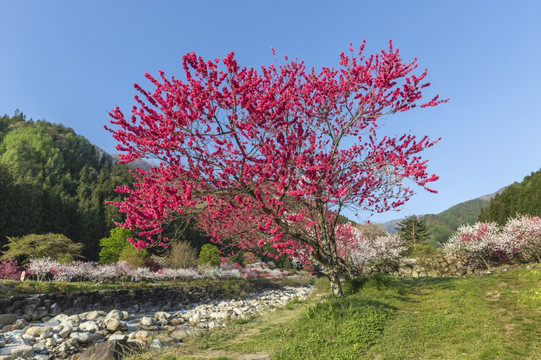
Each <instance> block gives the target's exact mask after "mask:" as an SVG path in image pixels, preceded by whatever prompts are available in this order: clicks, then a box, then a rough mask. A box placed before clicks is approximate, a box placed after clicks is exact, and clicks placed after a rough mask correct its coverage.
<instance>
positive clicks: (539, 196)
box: [479, 169, 541, 225]
mask: <svg viewBox="0 0 541 360" xmlns="http://www.w3.org/2000/svg"><path fill="white" fill-rule="evenodd" d="M517 214H521V215H522V214H529V215H535V216H541V169H540V170H538V171H536V172H533V173H531V174H530V175H529V176H526V177H525V178H524V180H522V182H520V183H514V184H512V185H510V186H508V187H507V188H506V189H505V190H504V191H503V192H502V193H501V194H499V195H496V197H494V198H493V199H492V201H490V204H488V206H487V207H485V208H484V209H483V210H482V211H481V214H480V215H479V220H480V221H495V222H497V223H498V224H500V225H503V224H505V222H506V221H507V219H508V218H510V217H514V216H516V215H517Z"/></svg>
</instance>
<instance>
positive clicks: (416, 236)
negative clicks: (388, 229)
mask: <svg viewBox="0 0 541 360" xmlns="http://www.w3.org/2000/svg"><path fill="white" fill-rule="evenodd" d="M396 229H397V230H398V234H399V235H400V237H401V238H402V240H404V241H405V242H406V243H408V244H413V247H414V248H415V247H416V246H417V244H419V243H421V242H424V241H426V239H427V238H428V233H427V228H426V223H425V221H424V220H423V219H419V218H418V217H417V216H415V215H412V216H408V217H407V218H405V219H404V220H402V221H401V222H399V223H398V224H397V228H396Z"/></svg>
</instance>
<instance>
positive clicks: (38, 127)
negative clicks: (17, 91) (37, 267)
mask: <svg viewBox="0 0 541 360" xmlns="http://www.w3.org/2000/svg"><path fill="white" fill-rule="evenodd" d="M131 182H133V181H132V177H131V175H130V174H129V170H128V167H127V166H126V165H118V164H113V163H112V160H111V158H110V156H107V155H106V154H99V153H98V152H97V150H96V147H95V146H94V145H92V144H91V143H90V142H89V141H88V140H87V139H86V138H84V137H82V136H80V135H77V134H75V132H74V131H73V130H72V129H70V128H67V127H65V126H63V125H58V124H52V123H49V122H46V121H41V120H40V121H33V120H26V118H25V116H24V114H23V113H19V112H17V113H16V114H15V115H14V116H12V117H10V116H7V115H4V116H2V117H0V199H1V201H0V204H1V205H0V243H1V244H5V243H6V240H7V237H20V236H24V235H27V234H32V233H34V234H45V233H58V234H63V235H65V236H67V237H69V238H70V239H72V240H73V241H76V242H79V243H82V244H83V245H84V250H83V255H84V256H85V257H86V258H87V259H89V260H97V258H98V253H99V240H100V238H103V237H105V236H107V235H108V232H109V230H110V229H111V228H113V227H114V222H115V221H120V220H121V218H120V214H119V212H118V210H117V209H116V208H114V207H112V206H109V205H106V204H105V201H106V200H115V199H116V200H119V195H118V194H116V193H115V192H114V189H115V187H116V186H119V185H125V184H130V183H131Z"/></svg>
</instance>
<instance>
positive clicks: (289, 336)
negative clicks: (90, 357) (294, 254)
mask: <svg viewBox="0 0 541 360" xmlns="http://www.w3.org/2000/svg"><path fill="white" fill-rule="evenodd" d="M347 291H349V292H350V293H351V294H350V295H348V296H347V297H345V298H343V299H333V298H328V299H323V298H321V297H314V298H312V299H310V300H308V301H306V302H295V303H291V304H289V305H288V306H287V307H286V308H284V309H281V310H278V311H274V312H270V313H267V314H266V315H264V316H262V317H259V318H254V319H251V320H246V321H243V322H237V323H233V324H231V325H230V326H229V327H227V328H226V329H221V330H216V331H213V332H211V333H203V334H201V335H200V336H198V337H194V338H192V339H191V341H190V342H188V343H187V344H184V345H181V346H178V347H175V348H169V349H165V350H162V351H152V352H148V353H146V354H143V355H140V356H138V357H136V358H133V359H162V360H181V359H182V360H183V359H215V360H217V359H220V360H225V359H235V360H237V359H239V360H240V359H262V358H266V357H267V356H269V357H270V358H271V359H389V360H390V359H491V360H492V359H541V326H539V324H541V271H540V270H536V269H533V270H528V269H517V270H512V271H508V272H502V273H497V274H494V275H490V276H484V277H470V278H460V279H459V278H420V279H411V278H410V279H408V278H406V279H403V278H393V277H386V276H373V277H367V278H361V279H358V280H357V281H356V282H355V283H353V284H351V285H348V288H347Z"/></svg>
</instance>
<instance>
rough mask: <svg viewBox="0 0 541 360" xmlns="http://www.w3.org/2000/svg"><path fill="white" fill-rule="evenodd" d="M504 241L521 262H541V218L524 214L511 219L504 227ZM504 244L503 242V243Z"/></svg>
mask: <svg viewBox="0 0 541 360" xmlns="http://www.w3.org/2000/svg"><path fill="white" fill-rule="evenodd" d="M501 235H502V240H505V241H502V243H504V244H505V245H506V246H507V247H508V250H507V251H510V252H512V253H513V255H514V257H515V259H516V260H517V261H519V262H530V261H537V262H541V219H540V218H539V217H537V216H530V215H522V216H517V217H515V218H512V219H509V220H508V221H507V223H506V224H505V226H504V227H503V229H502V234H501ZM502 245H503V244H502Z"/></svg>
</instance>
